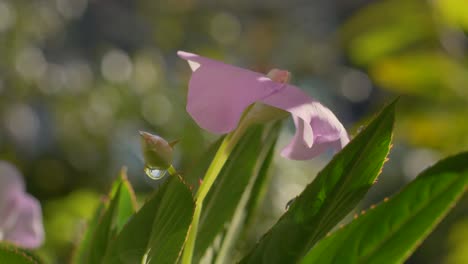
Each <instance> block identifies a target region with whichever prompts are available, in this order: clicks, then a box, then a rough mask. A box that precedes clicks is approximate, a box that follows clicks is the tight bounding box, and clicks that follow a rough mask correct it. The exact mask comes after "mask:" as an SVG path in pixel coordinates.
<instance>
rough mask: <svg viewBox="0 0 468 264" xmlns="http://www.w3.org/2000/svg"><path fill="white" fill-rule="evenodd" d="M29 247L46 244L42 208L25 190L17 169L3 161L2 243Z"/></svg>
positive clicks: (0, 170)
mask: <svg viewBox="0 0 468 264" xmlns="http://www.w3.org/2000/svg"><path fill="white" fill-rule="evenodd" d="M2 240H6V241H9V242H12V243H15V244H17V245H19V246H22V247H25V248H36V247H39V246H40V245H41V244H42V242H43V241H44V229H43V225H42V212H41V205H40V204H39V202H38V201H37V200H36V198H34V197H32V196H31V195H29V194H27V193H26V192H25V191H24V182H23V179H22V177H21V175H20V173H19V172H18V170H16V168H15V167H13V166H12V165H10V164H9V163H7V162H5V161H0V241H2Z"/></svg>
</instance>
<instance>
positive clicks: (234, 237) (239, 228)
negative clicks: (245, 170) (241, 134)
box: [215, 122, 281, 264]
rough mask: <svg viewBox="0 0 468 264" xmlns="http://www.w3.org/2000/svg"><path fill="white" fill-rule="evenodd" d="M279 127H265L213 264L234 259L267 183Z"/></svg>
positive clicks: (279, 123)
mask: <svg viewBox="0 0 468 264" xmlns="http://www.w3.org/2000/svg"><path fill="white" fill-rule="evenodd" d="M280 125H281V122H277V123H276V124H275V125H274V126H272V127H266V131H265V132H264V134H265V133H266V134H267V135H266V137H265V139H264V140H263V142H262V149H261V151H260V153H258V157H257V158H256V164H255V167H254V170H253V172H252V175H250V179H249V181H248V183H247V185H246V186H245V187H244V191H243V193H242V196H241V197H240V199H239V201H238V202H237V207H236V208H235V211H234V213H233V215H232V217H231V219H230V220H229V221H230V223H229V225H227V228H226V231H225V235H224V237H223V239H222V242H221V247H220V249H219V251H218V252H216V262H215V263H217V264H224V263H228V262H232V258H233V257H234V256H233V252H234V250H233V249H234V248H236V246H238V243H239V238H240V237H241V235H242V234H245V233H246V232H247V231H248V230H247V229H246V227H247V222H248V221H249V220H251V219H252V218H253V215H254V213H255V210H256V209H257V206H258V203H260V200H261V199H262V197H261V196H262V195H263V193H261V192H262V190H264V189H265V188H263V187H265V186H266V185H267V183H268V179H269V177H268V171H269V168H270V165H271V161H272V159H273V153H274V149H275V145H276V144H275V143H276V141H277V139H278V135H279V129H280V127H281V126H280ZM228 177H232V175H228ZM223 187H224V188H225V187H229V186H220V188H223Z"/></svg>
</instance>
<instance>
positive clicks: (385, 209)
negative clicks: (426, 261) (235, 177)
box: [301, 152, 468, 264]
mask: <svg viewBox="0 0 468 264" xmlns="http://www.w3.org/2000/svg"><path fill="white" fill-rule="evenodd" d="M467 186H468V152H465V153H462V154H459V155H456V156H453V157H450V158H447V159H445V160H442V161H440V162H439V163H437V164H436V165H435V166H433V167H432V168H429V169H427V170H426V171H424V172H423V173H422V174H420V175H419V176H418V177H417V178H416V180H414V181H413V182H412V183H410V184H409V185H408V186H406V187H405V188H404V189H403V190H402V191H401V192H400V193H399V194H397V195H395V197H393V198H392V199H390V200H388V201H387V202H384V203H381V204H380V205H379V206H377V207H376V208H375V209H372V210H370V211H369V212H367V213H366V214H365V215H363V216H360V217H359V218H358V219H356V220H354V221H353V222H351V223H350V224H348V225H347V226H346V227H344V228H343V229H341V230H339V231H337V232H335V233H334V234H332V235H331V236H329V237H327V238H325V239H324V240H322V241H320V242H319V243H318V244H317V245H316V246H315V247H314V248H312V250H311V251H310V252H309V253H308V254H307V255H306V257H305V258H304V259H303V260H302V262H301V263H303V264H309V263H310V264H312V263H320V264H327V263H340V264H341V263H381V264H386V263H403V262H404V261H405V260H406V259H407V258H408V257H409V256H410V254H411V253H412V252H413V251H414V250H415V249H416V247H417V246H418V245H419V244H420V243H421V242H422V240H423V239H424V238H425V237H426V236H427V235H428V234H429V233H430V232H431V231H432V230H433V229H434V228H435V226H436V225H437V224H438V223H439V222H440V221H441V220H442V218H443V217H444V216H445V215H446V214H447V213H448V211H449V210H450V208H451V207H453V206H454V205H455V202H456V201H457V200H458V199H459V198H460V197H461V196H462V194H463V193H464V192H465V191H466V189H467Z"/></svg>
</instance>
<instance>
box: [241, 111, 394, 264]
mask: <svg viewBox="0 0 468 264" xmlns="http://www.w3.org/2000/svg"><path fill="white" fill-rule="evenodd" d="M394 106H395V102H394V103H392V104H390V105H389V106H387V107H386V108H385V109H384V110H383V111H382V112H381V113H380V115H379V116H378V117H377V118H375V119H374V120H373V121H372V123H371V124H370V125H369V126H368V127H367V128H366V129H365V130H364V131H362V132H361V133H360V134H359V135H357V136H356V138H354V139H353V140H352V141H351V142H350V143H349V144H348V145H347V146H346V147H345V148H344V149H343V150H342V151H341V152H340V153H338V154H336V156H335V157H334V158H333V159H332V161H331V162H330V163H329V164H328V165H327V166H326V167H325V168H324V169H323V170H322V171H321V172H320V173H319V174H318V175H317V177H316V178H315V180H314V181H313V182H312V183H311V184H309V185H308V186H307V187H306V188H305V190H304V191H303V192H302V193H301V195H300V196H298V197H297V198H296V200H295V201H294V203H293V204H292V205H291V206H290V208H289V210H288V211H287V212H286V213H285V214H284V215H283V216H282V217H281V218H280V219H279V221H278V222H277V223H276V224H275V225H274V226H273V227H272V229H270V230H269V231H268V232H267V234H265V235H264V236H263V237H262V239H261V240H260V242H259V243H258V244H257V245H256V247H255V248H254V249H253V250H252V251H251V252H250V253H249V254H248V255H247V256H246V257H245V258H244V259H243V260H242V261H241V263H269V264H270V263H295V262H297V261H298V260H299V259H300V258H301V257H303V256H304V255H305V254H306V253H307V251H308V250H309V249H310V248H311V247H312V246H313V245H314V244H315V243H316V242H317V241H318V240H319V239H321V238H322V237H323V236H324V235H325V234H326V233H327V232H329V231H330V230H331V229H332V228H333V227H334V226H335V225H336V224H337V223H338V222H339V221H340V220H341V219H342V218H343V217H345V216H346V215H347V214H348V213H349V212H350V211H351V210H352V209H353V208H354V207H355V206H356V205H357V203H358V202H359V201H360V200H361V199H362V198H363V197H364V195H365V194H366V192H367V191H368V190H369V188H370V187H371V186H372V184H373V183H374V181H375V179H376V178H377V176H378V175H379V173H380V171H381V169H382V166H383V164H384V162H385V159H386V157H387V154H388V151H389V149H390V142H391V137H392V129H393V121H394V112H395V107H394Z"/></svg>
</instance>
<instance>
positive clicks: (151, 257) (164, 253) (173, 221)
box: [103, 176, 195, 264]
mask: <svg viewBox="0 0 468 264" xmlns="http://www.w3.org/2000/svg"><path fill="white" fill-rule="evenodd" d="M194 206H195V205H194V202H193V198H192V194H191V192H190V190H189V189H188V188H187V186H186V185H185V184H184V183H182V182H181V181H180V180H179V178H177V177H173V176H170V177H169V179H168V180H167V181H166V182H165V183H163V184H162V186H161V187H160V188H159V189H158V190H157V191H156V192H155V193H154V194H153V195H152V197H151V198H150V199H149V200H148V201H147V202H146V203H145V204H144V205H143V206H142V208H141V209H140V210H139V211H138V212H137V213H136V214H135V215H134V216H133V217H132V218H131V219H130V220H129V221H128V223H127V224H126V225H125V226H124V227H123V229H122V231H121V232H120V233H119V234H118V235H117V237H116V239H115V240H114V241H113V242H112V243H111V245H110V246H109V248H108V250H107V252H106V257H105V261H104V262H103V263H112V264H118V263H142V258H143V257H144V256H145V254H147V257H146V260H147V262H145V263H175V261H176V260H177V258H178V256H179V253H180V251H181V249H182V246H183V243H184V240H185V235H186V233H187V230H188V228H189V224H190V221H191V219H192V214H193V210H194Z"/></svg>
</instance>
